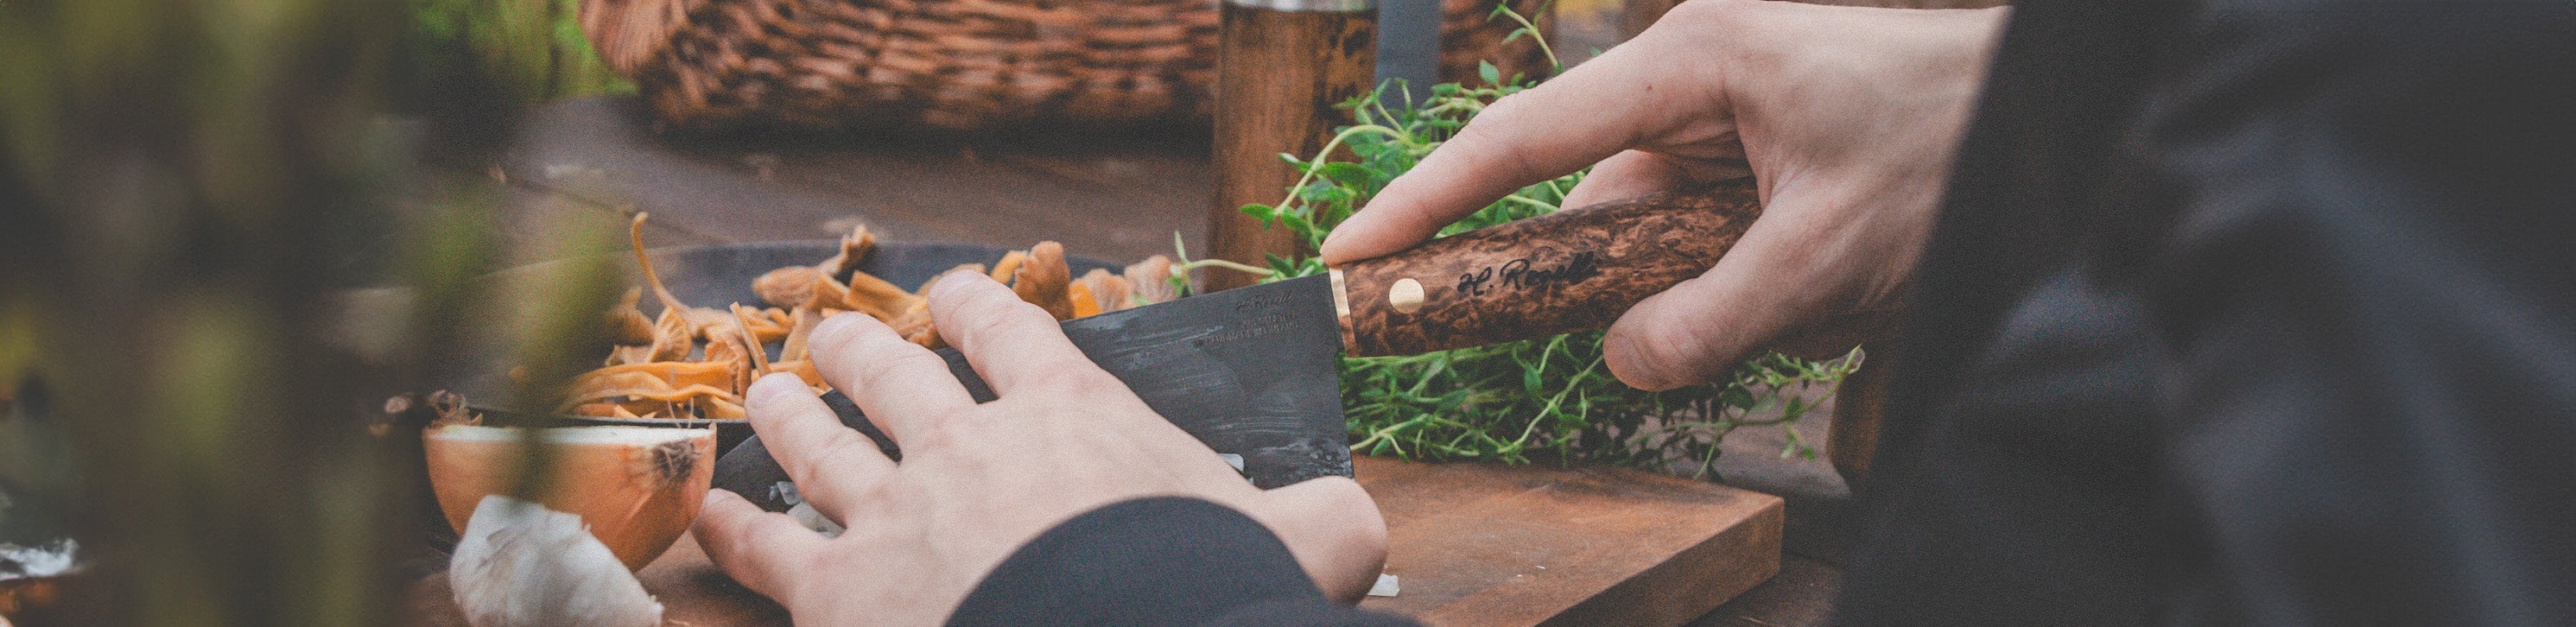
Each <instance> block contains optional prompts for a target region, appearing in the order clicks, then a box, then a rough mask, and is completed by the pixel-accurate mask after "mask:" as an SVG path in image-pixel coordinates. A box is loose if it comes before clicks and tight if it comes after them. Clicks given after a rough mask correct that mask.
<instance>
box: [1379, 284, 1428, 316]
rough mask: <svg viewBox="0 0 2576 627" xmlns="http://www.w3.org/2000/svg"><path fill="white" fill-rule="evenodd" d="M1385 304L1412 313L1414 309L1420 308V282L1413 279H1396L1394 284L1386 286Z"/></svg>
mask: <svg viewBox="0 0 2576 627" xmlns="http://www.w3.org/2000/svg"><path fill="white" fill-rule="evenodd" d="M1386 304H1388V305H1393V306H1395V310H1396V311H1400V312H1404V313H1413V312H1414V311H1415V310H1419V309H1422V282H1421V281H1416V280H1413V279H1396V280H1395V285H1394V286H1391V287H1388V288H1386Z"/></svg>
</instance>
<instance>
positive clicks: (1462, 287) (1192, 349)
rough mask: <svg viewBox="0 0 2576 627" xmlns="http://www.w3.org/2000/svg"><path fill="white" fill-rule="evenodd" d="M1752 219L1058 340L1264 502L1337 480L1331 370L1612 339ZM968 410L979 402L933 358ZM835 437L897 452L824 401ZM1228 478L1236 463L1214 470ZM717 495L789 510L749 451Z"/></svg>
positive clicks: (1637, 205) (1619, 221)
mask: <svg viewBox="0 0 2576 627" xmlns="http://www.w3.org/2000/svg"><path fill="white" fill-rule="evenodd" d="M1760 213H1761V208H1760V204H1759V203H1758V202H1757V200H1756V192H1755V190H1754V187H1753V185H1752V181H1751V180H1750V179H1740V180H1738V181H1734V182H1730V183H1727V184H1722V185H1721V186H1719V187H1717V188H1716V189H1713V190H1709V191H1706V192H1702V193H1691V194H1658V195H1653V196H1647V197H1642V198H1637V199H1633V200H1626V201H1619V202H1611V203H1604V204H1600V205H1594V206H1590V207H1585V208H1581V209H1573V210H1567V211H1560V212H1556V213H1552V214H1548V215H1544V216H1539V217H1534V218H1529V219H1524V220H1517V221H1513V222H1507V223H1504V224H1500V225H1495V226H1491V227H1486V228H1482V229H1477V230H1474V231H1468V232H1465V233H1460V234H1457V235H1452V236H1449V237H1443V238H1439V239H1434V240H1431V241H1429V242H1425V243H1423V244H1422V245H1420V246H1416V247H1414V248H1412V249H1408V250H1406V251H1403V252H1399V253H1396V254H1393V255H1388V256H1385V257H1380V258H1376V259H1369V260H1364V261H1357V262H1353V263H1350V264H1347V265H1344V266H1342V267H1340V268H1334V269H1332V270H1331V271H1329V272H1327V273H1326V274H1322V275H1315V276H1306V277H1299V278H1294V279H1287V280H1281V281H1273V282H1270V283H1263V284H1259V285H1253V286H1249V287H1240V288H1235V289H1230V290H1225V291H1221V292H1213V293H1208V294H1202V295H1198V296H1191V297H1188V298H1182V299H1178V300H1174V301H1171V302H1166V303H1160V304H1154V305H1148V306H1144V307H1137V308H1134V309H1127V310H1122V311H1116V312H1110V313H1104V314H1100V315H1096V316H1091V317H1087V318H1079V319H1075V320H1070V321H1066V322H1065V323H1063V329H1064V334H1065V337H1067V338H1069V339H1071V340H1072V341H1073V344H1074V346H1076V347H1078V348H1080V349H1081V350H1082V352H1083V354H1084V355H1086V356H1089V357H1090V358H1091V360H1092V361H1093V362H1096V363H1098V364H1099V365H1100V367H1101V369H1103V370H1107V371H1108V372H1109V373H1110V374H1111V375H1114V376H1116V377H1117V378H1118V380H1119V381H1121V382H1123V383H1125V384H1127V387H1128V388H1130V389H1132V390H1134V391H1135V392H1136V395H1137V396H1138V397H1141V398H1143V399H1144V401H1145V404H1146V405H1147V406H1149V407H1152V408H1153V409H1154V411H1155V412H1157V413H1160V414H1162V416H1163V417H1164V418H1166V419H1168V420H1170V421H1171V422H1172V424H1173V425H1175V426H1178V427H1180V428H1181V429H1182V430H1183V431H1187V432H1189V434H1190V435H1192V436H1196V437H1197V438H1198V439H1199V440H1200V441H1201V442H1204V443H1206V444H1207V445H1208V448H1211V449H1215V450H1216V452H1217V453H1218V454H1220V455H1232V456H1236V458H1237V459H1239V461H1240V462H1241V463H1240V464H1239V468H1240V469H1241V470H1242V472H1243V474H1244V475H1245V477H1246V478H1247V479H1249V480H1250V481H1251V482H1252V483H1253V484H1254V485H1256V486H1260V487H1262V488H1265V489H1267V488H1275V487H1279V486H1284V485H1288V484H1292V483H1296V482H1299V481H1304V480H1307V479H1313V478H1316V477H1323V476H1330V475H1339V476H1345V477H1347V476H1350V474H1351V457H1350V448H1349V442H1350V440H1349V435H1348V434H1347V432H1346V431H1345V426H1344V424H1343V421H1342V397H1341V386H1340V373H1339V368H1338V364H1337V361H1336V359H1335V357H1336V355H1338V354H1348V355H1353V356H1382V355H1409V354H1417V353H1424V352H1430V351H1437V350H1446V349H1452V348H1464V347H1469V346H1481V345H1485V344H1494V343H1500V342H1508V341H1514V340H1524V339H1531V338H1539V337H1548V336H1552V335H1556V334H1560V333H1569V332H1574V331H1586V330H1592V329H1599V328H1602V327H1606V326H1609V324H1610V322H1611V321H1613V320H1616V319H1617V318H1618V317H1619V314H1620V313H1622V312H1625V311H1627V309H1628V307H1630V306H1632V305H1635V304H1636V303H1637V301H1639V300H1643V299H1645V298H1646V297H1647V296H1651V295H1653V294H1655V293H1656V292H1661V291H1663V290H1664V289H1666V288H1669V287H1672V286H1673V284H1676V283H1680V282H1682V281H1683V280H1686V279H1689V278H1691V277H1695V276H1699V275H1700V274H1701V273H1703V272H1706V271H1707V270H1708V268H1709V267H1710V266H1711V265H1714V264H1715V263H1716V262H1717V259H1718V257H1719V256H1720V255H1722V254H1724V253H1725V252H1726V250H1727V249H1729V248H1732V247H1733V246H1734V245H1735V242H1736V240H1737V239H1739V238H1741V237H1743V235H1744V231H1745V229H1746V228H1748V227H1750V226H1752V223H1753V220H1754V219H1755V218H1756V217H1758V216H1759V215H1760ZM939 354H940V356H942V357H944V358H946V359H947V360H948V369H949V372H951V373H953V374H955V375H956V376H957V380H958V381H959V382H960V383H963V384H965V386H966V389H967V390H968V392H970V393H972V394H973V395H974V397H975V399H976V400H977V401H978V402H984V401H990V400H992V399H993V398H994V396H993V392H992V389H991V388H990V387H988V386H986V385H985V384H984V381H983V379H982V378H980V377H978V376H976V374H975V371H974V369H973V368H972V367H971V366H969V365H968V364H967V363H966V360H965V358H964V357H962V356H960V355H958V354H957V352H956V351H955V350H953V349H943V350H941V351H939ZM824 400H825V402H826V403H828V404H830V405H831V406H832V407H833V409H834V410H835V411H836V412H838V413H839V414H840V417H841V422H842V423H843V424H846V425H848V426H850V427H851V428H854V429H857V430H859V431H861V432H863V433H866V434H867V435H868V437H870V438H871V439H874V440H876V442H877V445H878V447H879V448H880V449H882V450H884V451H885V452H886V454H887V455H888V456H889V457H892V458H895V459H896V460H898V461H900V460H901V459H902V451H901V450H900V448H899V447H897V446H896V445H895V443H894V442H892V441H891V440H888V439H886V438H885V436H884V434H883V433H880V432H878V431H877V430H876V428H875V426H874V425H872V424H870V423H869V422H868V421H867V420H866V418H865V417H864V416H862V415H861V414H860V412H859V411H858V407H857V406H856V405H854V404H852V403H850V401H849V399H848V398H846V397H842V396H841V395H840V393H839V392H837V391H836V392H832V393H828V394H825V395H824ZM1229 461H1235V460H1229ZM714 484H715V486H716V487H719V488H725V489H728V490H733V491H734V492H735V493H738V494H741V495H743V496H744V498H747V499H749V500H751V501H752V502H753V503H756V504H759V505H760V506H762V507H763V508H765V509H769V510H770V511H787V510H788V509H790V508H792V507H794V506H795V505H796V501H797V497H796V492H795V490H794V488H793V484H792V483H790V482H789V481H788V478H787V475H786V472H785V471H783V470H781V469H779V467H778V463H777V462H776V461H775V460H773V459H771V458H770V456H769V452H768V449H767V447H766V446H764V445H762V444H761V443H760V438H759V437H757V436H754V437H753V438H751V439H750V440H747V441H745V442H743V444H742V445H740V446H737V447H735V448H734V449H733V450H732V451H729V452H727V453H726V454H725V455H724V457H722V458H721V459H719V460H717V462H716V469H715V480H714Z"/></svg>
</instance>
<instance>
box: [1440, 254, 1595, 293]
mask: <svg viewBox="0 0 2576 627" xmlns="http://www.w3.org/2000/svg"><path fill="white" fill-rule="evenodd" d="M1498 276H1499V278H1501V279H1502V280H1501V282H1500V283H1496V282H1495V279H1496V278H1497V277H1498ZM1597 276H1601V256H1600V255H1599V254H1597V253H1593V252H1591V251H1584V252H1579V253H1575V254H1574V257H1573V258H1571V259H1567V260H1565V263H1564V264H1561V265H1557V266H1553V267H1549V266H1538V265H1535V264H1533V263H1531V262H1530V260H1529V258H1528V257H1522V258H1519V259H1513V260H1511V261H1506V262H1503V264H1502V265H1500V266H1485V267H1484V268H1483V269H1480V270H1477V271H1475V272H1465V273H1460V274H1459V275H1458V293H1461V294H1466V295H1468V296H1483V295H1485V294H1487V293H1490V292H1492V291H1494V290H1495V289H1497V288H1503V287H1508V288H1512V289H1513V290H1518V291H1528V290H1544V289H1550V288H1554V287H1556V286H1560V285H1573V284H1576V283H1581V282H1583V281H1585V280H1588V279H1591V278H1593V277H1597Z"/></svg>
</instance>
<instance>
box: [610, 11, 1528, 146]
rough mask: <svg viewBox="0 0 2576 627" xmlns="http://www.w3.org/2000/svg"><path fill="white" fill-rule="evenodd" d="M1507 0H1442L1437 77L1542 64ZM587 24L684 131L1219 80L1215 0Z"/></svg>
mask: <svg viewBox="0 0 2576 627" xmlns="http://www.w3.org/2000/svg"><path fill="white" fill-rule="evenodd" d="M1394 1H1404V0H1394ZM1415 1H1419V0H1415ZM1506 1H1508V2H1511V3H1512V5H1513V6H1514V8H1515V9H1517V10H1521V11H1523V12H1524V14H1527V13H1529V12H1530V11H1532V10H1535V9H1536V8H1537V7H1538V5H1539V3H1540V2H1541V0H1442V5H1441V8H1442V11H1443V13H1444V18H1443V20H1442V26H1443V30H1442V34H1441V51H1440V60H1441V66H1442V67H1441V77H1442V80H1444V81H1460V80H1463V81H1474V80H1476V78H1475V77H1476V64H1477V62H1479V61H1483V60H1493V61H1495V63H1496V65H1498V66H1502V69H1503V70H1504V73H1505V74H1506V75H1509V74H1511V73H1513V72H1530V73H1533V74H1535V73H1536V71H1535V70H1537V69H1538V68H1543V67H1545V65H1546V63H1545V60H1544V59H1542V58H1540V57H1539V52H1538V49H1537V48H1536V47H1535V46H1533V45H1531V43H1532V42H1531V41H1530V40H1529V39H1528V38H1522V39H1520V40H1516V41H1513V42H1509V43H1504V42H1503V41H1502V39H1503V36H1504V35H1505V34H1506V33H1509V32H1510V31H1511V30H1512V29H1513V28H1516V27H1517V25H1516V24H1514V23H1512V22H1511V21H1509V20H1507V19H1494V20H1488V19H1486V18H1487V15H1488V14H1490V13H1491V12H1492V11H1493V8H1494V6H1495V5H1496V4H1498V3H1500V2H1506ZM581 25H582V29H583V31H584V32H585V33H587V34H588V35H589V37H590V40H591V42H592V44H593V45H594V46H595V47H596V48H597V49H598V50H599V52H600V56H601V58H602V59H604V60H605V61H607V63H608V64H609V66H610V67H613V68H616V69H617V71H619V72H620V73H623V74H625V75H626V76H627V77H629V78H632V79H634V81H635V84H636V87H637V89H638V90H639V91H640V92H641V93H642V96H643V98H644V101H645V102H647V103H648V104H649V105H650V106H651V107H652V109H653V111H654V113H655V114H656V115H657V116H659V117H660V118H661V120H662V122H663V123H664V125H665V126H666V128H671V129H674V130H682V131H718V130H728V129H740V128H764V129H797V130H868V129H888V128H904V127H917V126H930V127H938V128H947V129H960V130H973V129H998V128H1009V127H1026V126H1037V125H1069V126H1091V127H1121V126H1136V125H1143V124H1173V123H1178V124H1199V123H1205V122H1206V120H1207V119H1208V116H1209V114H1210V110H1209V108H1210V105H1211V104H1212V99H1211V98H1210V95H1209V90H1210V88H1211V86H1212V85H1214V83H1215V79H1216V76H1215V74H1216V63H1215V61H1216V49H1217V7H1216V4H1215V3H1214V0H583V2H582V7H581Z"/></svg>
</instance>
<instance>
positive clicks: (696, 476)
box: [421, 425, 715, 570]
mask: <svg viewBox="0 0 2576 627" xmlns="http://www.w3.org/2000/svg"><path fill="white" fill-rule="evenodd" d="M535 432H536V435H537V437H536V442H537V443H538V444H539V445H541V446H544V447H546V448H545V449H544V450H543V451H542V453H543V455H542V456H540V457H530V456H528V455H527V453H528V451H526V450H524V449H523V447H522V436H523V435H524V434H525V433H527V431H526V430H523V429H516V428H503V427H484V426H474V425H443V426H436V427H432V428H430V429H428V430H425V431H422V432H421V444H422V447H423V449H424V451H425V452H426V453H427V456H428V458H429V483H430V488H431V489H432V490H433V491H435V492H437V493H438V506H439V507H440V508H441V509H444V510H446V512H447V522H448V524H450V525H452V526H454V527H455V528H456V531H457V533H460V534H461V533H464V532H465V531H466V523H467V522H468V521H470V520H471V519H472V517H473V515H474V511H475V508H476V507H477V506H478V504H480V503H481V502H482V501H483V500H484V498H483V497H486V496H491V495H496V494H503V495H506V494H510V493H511V492H513V488H515V487H516V486H517V485H518V483H519V480H520V479H521V477H523V476H526V475H527V473H526V472H523V471H522V468H521V466H522V463H523V461H524V460H527V459H544V460H546V461H547V464H548V466H549V467H548V468H546V469H545V470H546V472H545V473H543V474H542V475H541V476H543V477H545V478H546V479H547V480H548V481H547V485H546V486H544V487H542V488H541V489H539V490H536V491H534V492H535V493H536V494H537V502H538V503H539V504H542V505H544V506H545V507H547V508H549V509H553V510H556V511H560V512H565V513H569V514H573V515H576V516H579V517H581V521H582V522H583V523H586V524H588V525H589V527H590V534H591V535H592V536H596V537H597V538H598V539H599V542H600V543H601V544H603V545H606V546H607V547H608V550H609V551H610V552H612V553H614V554H616V556H617V560H618V561H619V562H621V563H623V564H625V565H626V568H627V570H640V569H642V568H644V565H645V564H649V563H652V562H653V558H655V557H660V556H661V555H662V551H663V550H664V549H668V548H671V542H672V541H674V540H678V539H679V538H680V534H681V532H685V531H688V529H689V523H690V522H691V521H694V520H696V519H697V517H698V506H699V505H700V504H703V503H705V502H706V496H707V481H708V479H709V478H711V477H713V473H714V471H715V464H713V463H711V462H712V461H713V460H714V453H715V430H714V429H672V428H663V427H626V426H617V427H564V428H556V429H538V430H535Z"/></svg>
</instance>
